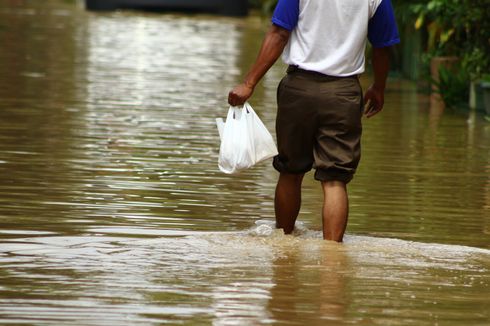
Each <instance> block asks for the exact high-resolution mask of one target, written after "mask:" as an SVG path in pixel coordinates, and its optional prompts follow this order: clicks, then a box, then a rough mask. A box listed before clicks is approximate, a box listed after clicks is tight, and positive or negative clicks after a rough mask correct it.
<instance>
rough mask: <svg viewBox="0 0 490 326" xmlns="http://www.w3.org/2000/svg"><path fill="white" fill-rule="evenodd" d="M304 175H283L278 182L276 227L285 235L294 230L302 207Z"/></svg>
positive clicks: (275, 204) (275, 200) (275, 206)
mask: <svg viewBox="0 0 490 326" xmlns="http://www.w3.org/2000/svg"><path fill="white" fill-rule="evenodd" d="M303 176H304V174H289V173H281V174H280V175H279V180H278V181H277V187H276V197H275V199H274V208H275V213H276V227H277V228H278V229H283V230H284V233H285V234H290V233H292V232H293V230H294V223H295V222H296V218H297V217H298V214H299V209H300V207H301V183H302V181H303Z"/></svg>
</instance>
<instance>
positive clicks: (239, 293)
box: [0, 0, 490, 326]
mask: <svg viewBox="0 0 490 326" xmlns="http://www.w3.org/2000/svg"><path fill="white" fill-rule="evenodd" d="M41 2H42V4H40V3H41ZM267 25H268V22H267V20H266V19H261V18H260V17H258V16H251V17H249V18H246V19H235V18H223V17H215V16H200V15H198V16H186V15H176V14H158V13H142V12H131V11H125V12H110V13H90V12H86V11H84V10H83V9H82V8H79V7H78V6H75V5H72V4H70V2H66V1H61V0H60V1H58V2H57V1H53V0H51V1H46V2H44V1H20V0H19V1H17V0H8V1H2V2H0V42H1V44H2V47H1V50H0V324H2V325H3V324H12V325H14V324H15V325H20V324H24V325H161V324H170V325H176V324H185V325H262V324H264V325H265V324H272V325H344V324H345V325H351V324H354V325H417V326H419V325H455V326H456V325H458V326H459V325H488V324H490V295H489V294H490V123H488V122H486V121H485V120H484V119H483V117H482V116H481V115H480V114H478V113H475V112H468V111H464V110H455V111H453V110H446V111H445V112H439V111H438V110H437V109H435V108H433V107H432V108H431V105H430V101H429V99H428V97H427V96H426V95H423V94H420V93H417V91H416V85H415V84H414V83H412V82H408V81H404V80H399V79H393V80H391V83H390V84H389V89H388V90H387V93H386V104H385V109H384V112H383V113H382V114H380V115H378V116H376V117H375V118H372V119H369V120H365V121H364V138H363V158H362V160H361V165H360V168H359V171H358V174H357V176H356V177H355V179H354V181H353V182H352V183H351V184H350V186H349V194H350V206H351V213H350V221H349V226H348V229H347V234H346V238H345V243H344V244H342V245H338V244H335V243H329V242H325V241H323V240H321V232H320V228H321V220H320V211H321V206H322V196H321V188H320V185H319V184H318V183H317V182H316V181H314V180H313V175H312V174H311V173H310V174H308V175H307V176H306V177H305V182H304V186H303V189H304V193H303V194H304V195H303V206H302V209H301V212H300V216H299V221H300V223H299V225H298V228H297V230H296V231H295V234H294V235H293V236H284V235H283V234H282V233H281V232H280V231H277V230H274V228H273V222H272V221H273V220H274V210H273V195H274V188H275V182H276V178H277V173H276V172H275V170H274V169H273V168H272V166H271V164H270V163H271V162H270V161H269V162H266V163H261V164H260V165H258V166H256V167H254V168H253V169H251V170H248V171H246V172H244V173H242V174H240V175H238V176H229V175H225V174H223V173H221V172H219V170H218V166H217V160H218V151H219V136H218V131H217V129H216V126H215V118H217V117H224V116H225V115H226V113H227V110H228V107H227V106H226V99H227V92H228V90H229V89H230V87H232V86H233V85H234V84H235V83H237V82H238V81H240V80H241V77H242V76H243V74H244V73H245V72H246V70H247V69H248V67H249V65H250V64H251V63H252V60H253V59H254V58H255V55H256V53H257V50H258V48H259V46H260V42H261V38H262V35H263V33H264V31H265V28H266V26H267ZM284 71H285V67H284V65H282V64H280V63H278V64H276V65H275V66H274V67H273V69H272V70H271V71H270V72H269V73H268V75H267V76H266V77H265V79H264V80H263V82H262V83H261V84H260V85H259V86H258V88H257V90H256V93H255V95H254V97H253V98H252V99H251V104H252V105H253V106H254V109H255V110H256V112H257V113H258V114H259V115H260V116H261V118H262V120H263V121H264V123H265V124H266V125H267V126H268V128H269V130H271V131H273V130H274V119H275V113H276V108H275V96H276V87H277V84H278V82H279V80H280V79H281V78H282V76H283V74H284ZM362 83H363V85H364V86H365V87H367V85H368V84H369V77H368V76H364V77H363V80H362Z"/></svg>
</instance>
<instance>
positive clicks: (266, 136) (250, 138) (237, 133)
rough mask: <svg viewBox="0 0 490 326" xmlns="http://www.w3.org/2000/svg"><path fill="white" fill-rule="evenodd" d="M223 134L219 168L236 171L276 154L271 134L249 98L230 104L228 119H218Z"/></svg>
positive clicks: (225, 170) (219, 128)
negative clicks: (234, 105)
mask: <svg viewBox="0 0 490 326" xmlns="http://www.w3.org/2000/svg"><path fill="white" fill-rule="evenodd" d="M216 124H217V126H218V131H219V134H220V138H221V146H220V150H219V159H218V166H219V169H220V170H221V171H222V172H224V173H228V174H232V173H237V172H240V171H241V170H245V169H248V168H250V167H252V166H253V165H255V164H257V163H259V162H261V161H263V160H266V159H269V158H271V157H274V156H276V155H277V148H276V144H275V143H274V139H273V138H272V135H271V134H270V133H269V131H268V130H267V128H266V127H265V126H264V124H263V123H262V121H261V120H260V118H259V116H258V115H257V114H256V113H255V111H254V110H253V109H252V107H251V106H250V104H249V103H248V102H246V103H245V104H244V105H243V108H239V107H230V109H229V110H228V116H227V117H226V122H223V119H221V118H218V119H216Z"/></svg>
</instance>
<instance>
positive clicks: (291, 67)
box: [287, 65, 358, 80]
mask: <svg viewBox="0 0 490 326" xmlns="http://www.w3.org/2000/svg"><path fill="white" fill-rule="evenodd" d="M287 73H288V74H293V73H300V74H305V75H309V76H312V77H317V78H321V79H324V80H339V79H344V78H358V75H351V76H331V75H326V74H324V73H321V72H318V71H313V70H306V69H302V68H300V67H298V66H296V65H289V66H288V69H287Z"/></svg>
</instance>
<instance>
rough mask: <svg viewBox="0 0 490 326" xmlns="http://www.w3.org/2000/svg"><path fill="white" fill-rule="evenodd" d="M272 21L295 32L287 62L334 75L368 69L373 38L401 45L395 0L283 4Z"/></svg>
mask: <svg viewBox="0 0 490 326" xmlns="http://www.w3.org/2000/svg"><path fill="white" fill-rule="evenodd" d="M272 22H273V23H274V24H276V25H278V26H280V27H283V28H285V29H287V30H289V31H291V37H290V39H289V42H288V44H287V45H286V47H285V49H284V53H283V60H284V62H285V63H287V64H289V65H296V66H298V67H299V68H301V69H305V70H311V71H316V72H320V73H323V74H326V75H330V76H352V75H356V74H360V73H362V72H363V71H364V64H365V56H364V52H365V49H366V41H367V39H368V37H369V40H370V41H371V43H372V44H373V46H374V47H385V46H391V45H393V44H396V43H399V42H400V40H399V37H398V30H397V28H396V22H395V19H394V14H393V9H392V7H391V3H390V0H328V1H327V0H279V2H278V4H277V7H276V10H275V11H274V15H273V17H272Z"/></svg>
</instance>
